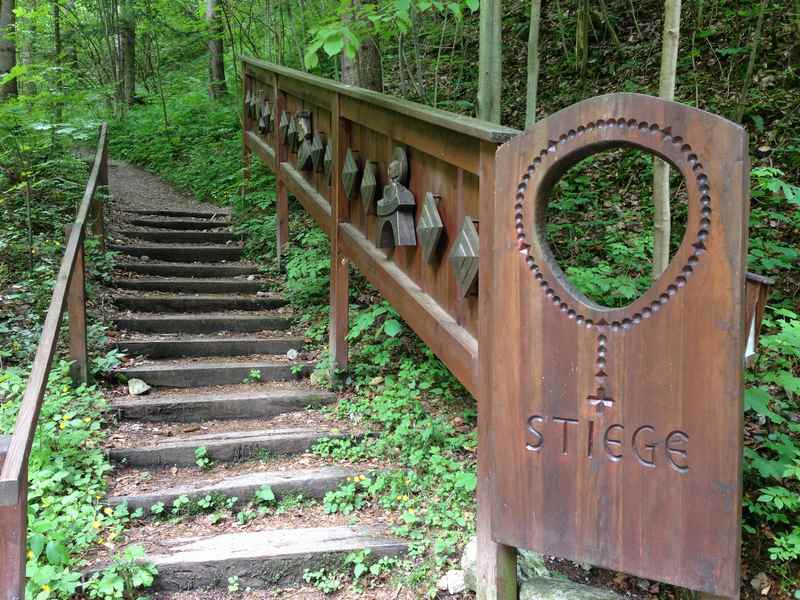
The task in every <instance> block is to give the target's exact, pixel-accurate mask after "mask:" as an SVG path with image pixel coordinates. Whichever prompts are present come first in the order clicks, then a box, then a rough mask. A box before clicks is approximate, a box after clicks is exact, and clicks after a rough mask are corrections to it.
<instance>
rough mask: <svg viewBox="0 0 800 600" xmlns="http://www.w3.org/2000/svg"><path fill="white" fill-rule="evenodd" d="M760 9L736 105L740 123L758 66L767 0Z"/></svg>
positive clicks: (762, 1)
mask: <svg viewBox="0 0 800 600" xmlns="http://www.w3.org/2000/svg"><path fill="white" fill-rule="evenodd" d="M759 10H760V12H759V13H758V21H757V22H756V30H755V31H754V32H753V41H752V42H751V44H750V58H749V60H748V61H747V71H745V74H744V82H743V83H742V91H741V92H740V93H739V105H738V106H737V107H736V121H737V122H738V123H741V122H742V119H743V118H744V109H745V106H747V93H748V92H749V91H750V84H751V83H752V82H753V69H754V68H755V66H756V57H757V56H758V47H759V46H760V45H761V31H762V30H763V28H764V13H765V12H766V10H767V0H761V8H760V9H759Z"/></svg>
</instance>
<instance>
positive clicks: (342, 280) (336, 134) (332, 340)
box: [328, 94, 350, 377]
mask: <svg viewBox="0 0 800 600" xmlns="http://www.w3.org/2000/svg"><path fill="white" fill-rule="evenodd" d="M339 100H340V99H339V95H338V94H336V96H335V97H334V98H333V106H332V107H331V114H332V118H331V139H330V140H328V143H329V144H333V148H332V155H333V168H332V173H333V176H332V177H331V187H332V190H331V192H332V193H331V207H332V209H333V210H332V211H331V213H332V214H331V233H330V238H331V283H330V303H331V315H330V326H329V330H328V335H329V344H330V351H331V377H334V376H335V375H336V374H337V373H341V372H342V371H345V370H347V330H348V328H349V323H350V319H349V309H350V290H349V284H350V281H349V266H348V261H347V258H345V256H344V252H343V251H342V242H341V239H340V235H339V233H340V232H339V224H340V223H347V222H348V221H349V220H350V205H349V202H348V198H347V195H346V194H345V193H344V189H343V186H342V178H341V169H342V165H343V164H344V155H345V153H346V152H347V144H348V138H349V130H348V125H347V123H346V122H344V121H343V120H342V119H341V115H340V111H339Z"/></svg>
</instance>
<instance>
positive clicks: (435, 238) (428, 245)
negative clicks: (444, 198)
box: [417, 192, 444, 263]
mask: <svg viewBox="0 0 800 600" xmlns="http://www.w3.org/2000/svg"><path fill="white" fill-rule="evenodd" d="M440 199H441V197H440V196H439V195H437V194H434V193H433V192H428V193H427V194H425V200H423V202H422V213H420V216H419V223H417V235H418V236H419V243H420V246H422V258H423V259H424V260H425V262H427V263H431V262H433V259H434V258H435V256H436V247H437V246H438V245H439V240H440V239H441V237H442V232H443V231H444V224H443V223H442V218H441V216H439V200H440Z"/></svg>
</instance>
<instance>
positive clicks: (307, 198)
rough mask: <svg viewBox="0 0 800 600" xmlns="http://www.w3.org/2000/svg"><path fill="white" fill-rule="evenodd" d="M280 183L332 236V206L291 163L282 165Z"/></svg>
mask: <svg viewBox="0 0 800 600" xmlns="http://www.w3.org/2000/svg"><path fill="white" fill-rule="evenodd" d="M278 180H279V181H283V182H284V185H285V186H286V187H287V188H288V189H289V190H290V191H291V192H292V194H294V195H295V197H296V198H297V199H298V200H299V201H300V204H302V205H303V207H304V208H305V209H306V210H307V211H308V212H309V214H310V215H311V216H312V217H314V220H315V221H316V222H317V224H318V225H319V226H320V228H321V229H322V230H323V231H324V232H325V233H327V234H328V236H330V231H331V220H332V217H331V205H330V204H328V201H327V200H326V199H325V198H324V197H323V195H322V194H320V193H319V192H318V191H317V190H315V189H314V188H313V187H311V184H310V183H308V181H306V180H305V178H304V177H303V176H302V175H301V174H300V173H299V172H298V171H297V169H295V168H294V165H292V164H291V163H288V162H285V163H281V169H280V177H279V179H278Z"/></svg>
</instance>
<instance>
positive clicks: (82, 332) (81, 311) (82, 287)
mask: <svg viewBox="0 0 800 600" xmlns="http://www.w3.org/2000/svg"><path fill="white" fill-rule="evenodd" d="M72 228H73V226H72V225H66V226H65V227H64V232H65V233H66V236H67V239H68V240H69V236H70V234H71V233H72ZM85 276H86V273H85V267H84V244H83V239H81V242H80V244H78V252H77V254H76V255H75V265H74V266H73V267H72V278H71V280H70V285H69V291H68V293H67V311H68V314H69V358H70V360H71V361H72V366H71V367H70V376H71V377H72V381H73V382H74V383H75V385H80V384H82V383H87V382H88V381H89V353H88V351H87V344H86V283H85Z"/></svg>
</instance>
